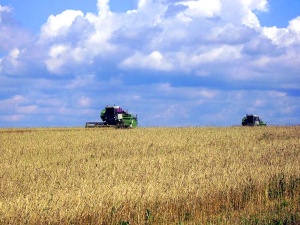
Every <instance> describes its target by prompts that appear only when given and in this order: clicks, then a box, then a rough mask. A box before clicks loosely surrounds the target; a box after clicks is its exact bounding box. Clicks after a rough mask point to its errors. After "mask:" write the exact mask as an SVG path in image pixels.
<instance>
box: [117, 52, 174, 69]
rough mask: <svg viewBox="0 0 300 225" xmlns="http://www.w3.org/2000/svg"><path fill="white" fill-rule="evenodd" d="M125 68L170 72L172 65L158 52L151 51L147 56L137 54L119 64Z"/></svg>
mask: <svg viewBox="0 0 300 225" xmlns="http://www.w3.org/2000/svg"><path fill="white" fill-rule="evenodd" d="M121 66H122V67H125V68H141V69H154V70H162V71H170V70H172V64H171V63H170V62H169V61H168V60H167V59H166V58H165V57H164V56H163V55H162V54H161V53H160V52H159V51H153V52H151V53H150V54H149V55H143V54H141V53H139V52H137V53H135V54H134V55H133V56H130V57H128V58H127V59H125V60H124V61H123V62H122V63H121Z"/></svg>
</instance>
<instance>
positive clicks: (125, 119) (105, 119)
mask: <svg viewBox="0 0 300 225" xmlns="http://www.w3.org/2000/svg"><path fill="white" fill-rule="evenodd" d="M100 118H101V120H102V122H86V124H85V127H86V128H91V127H116V128H132V127H137V124H138V121H137V116H133V115H132V114H129V113H127V112H125V111H123V109H122V108H121V107H120V106H106V107H105V109H103V110H102V111H101V113H100Z"/></svg>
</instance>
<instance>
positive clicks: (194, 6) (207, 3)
mask: <svg viewBox="0 0 300 225" xmlns="http://www.w3.org/2000/svg"><path fill="white" fill-rule="evenodd" d="M176 5H183V6H187V7H188V8H187V9H186V10H185V11H184V12H183V15H185V16H188V17H196V18H197V17H208V18H213V17H218V16H220V12H221V1H220V0H195V1H182V2H178V3H176Z"/></svg>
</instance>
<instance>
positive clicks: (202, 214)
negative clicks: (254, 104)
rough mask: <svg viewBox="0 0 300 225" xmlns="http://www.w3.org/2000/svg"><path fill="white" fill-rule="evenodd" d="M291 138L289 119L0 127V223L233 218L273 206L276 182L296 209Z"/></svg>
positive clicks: (296, 157)
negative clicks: (279, 123) (284, 122)
mask: <svg viewBox="0 0 300 225" xmlns="http://www.w3.org/2000/svg"><path fill="white" fill-rule="evenodd" d="M299 140H300V127H298V126H294V127H230V128H229V127H226V128H221V127H189V128H137V129H130V130H120V129H108V128H107V129H84V128H82V129H81V128H61V129H58V128H36V129H0V143H1V145H0V152H1V159H0V160H1V161H0V179H1V181H0V218H1V219H0V222H1V223H3V224H7V223H8V224H25V223H27V224H41V223H50V224H55V223H56V224H70V223H73V224H95V223H96V224H129V223H130V224H145V223H147V224H150V223H153V224H172V223H174V224H178V223H180V222H182V221H184V222H185V224H188V223H189V224H201V223H202V222H208V221H209V220H210V219H213V218H214V217H215V216H217V217H218V218H219V219H220V218H223V220H222V221H221V222H220V224H233V220H234V218H235V216H231V217H232V218H233V219H232V220H231V222H226V221H227V220H226V219H224V218H226V213H228V211H230V212H234V211H236V210H239V212H240V213H243V210H247V211H245V213H246V214H249V213H252V212H253V213H255V212H257V208H259V207H260V208H261V211H263V210H264V209H265V208H266V207H267V206H266V205H265V203H266V201H268V200H270V201H268V204H270V205H271V204H275V203H274V201H272V191H273V186H274V185H275V186H276V185H277V183H278V182H279V181H280V179H282V180H283V182H284V185H286V186H288V187H290V186H291V185H293V182H294V183H295V184H294V185H295V186H293V187H292V188H290V189H289V190H290V191H289V192H287V191H286V190H287V189H288V187H286V188H285V189H284V191H285V195H284V197H285V198H287V197H291V196H290V195H291V193H292V194H293V193H294V192H295V195H296V197H297V198H294V196H292V197H293V198H288V201H289V204H293V207H292V209H291V210H297V209H299V208H300V207H299V187H300V185H299V171H300V164H299V162H300V150H299V149H300V142H299ZM280 176H281V177H280ZM274 177H277V178H278V179H277V180H275V181H274V185H273V186H271V185H270V183H272V179H274ZM282 177H283V178H282ZM292 178H293V179H292ZM276 187H277V186H276ZM270 193H271V194H270ZM275 197H276V196H275ZM273 199H275V198H273ZM297 201H298V202H297ZM270 207H271V206H270ZM220 213H221V214H220ZM292 215H296V216H297V218H298V216H299V214H297V213H296V214H295V213H294V214H292ZM237 223H238V222H237Z"/></svg>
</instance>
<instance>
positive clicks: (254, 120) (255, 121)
mask: <svg viewBox="0 0 300 225" xmlns="http://www.w3.org/2000/svg"><path fill="white" fill-rule="evenodd" d="M242 125H243V126H266V125H267V123H265V122H264V121H263V120H262V119H261V118H259V116H257V115H253V114H247V115H246V116H245V117H244V118H243V119H242Z"/></svg>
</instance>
